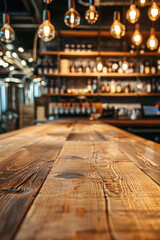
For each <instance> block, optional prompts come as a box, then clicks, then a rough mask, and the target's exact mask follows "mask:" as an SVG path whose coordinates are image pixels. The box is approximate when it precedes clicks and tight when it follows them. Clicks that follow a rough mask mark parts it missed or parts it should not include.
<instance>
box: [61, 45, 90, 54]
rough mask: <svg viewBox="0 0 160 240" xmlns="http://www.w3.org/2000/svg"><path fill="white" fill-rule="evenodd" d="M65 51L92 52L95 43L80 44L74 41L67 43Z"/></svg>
mask: <svg viewBox="0 0 160 240" xmlns="http://www.w3.org/2000/svg"><path fill="white" fill-rule="evenodd" d="M64 51H65V52H76V53H79V52H82V53H85V52H91V51H93V45H92V44H79V43H78V44H74V43H72V44H65V46H64Z"/></svg>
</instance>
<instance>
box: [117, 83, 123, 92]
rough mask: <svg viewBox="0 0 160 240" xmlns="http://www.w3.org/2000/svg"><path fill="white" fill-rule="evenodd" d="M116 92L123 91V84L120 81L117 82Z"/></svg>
mask: <svg viewBox="0 0 160 240" xmlns="http://www.w3.org/2000/svg"><path fill="white" fill-rule="evenodd" d="M116 92H117V93H121V92H122V85H121V83H120V82H118V83H117V86H116Z"/></svg>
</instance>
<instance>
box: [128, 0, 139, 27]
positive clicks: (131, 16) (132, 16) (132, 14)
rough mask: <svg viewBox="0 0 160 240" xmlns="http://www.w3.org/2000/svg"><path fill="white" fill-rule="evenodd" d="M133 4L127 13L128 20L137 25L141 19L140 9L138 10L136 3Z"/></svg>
mask: <svg viewBox="0 0 160 240" xmlns="http://www.w3.org/2000/svg"><path fill="white" fill-rule="evenodd" d="M132 2H133V3H132V4H131V6H130V8H129V9H128V11H127V13H126V19H127V20H128V21H129V22H130V23H136V22H137V21H138V19H139V17H140V11H139V9H137V8H136V5H135V3H134V1H132Z"/></svg>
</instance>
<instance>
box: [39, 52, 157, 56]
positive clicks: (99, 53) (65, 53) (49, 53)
mask: <svg viewBox="0 0 160 240" xmlns="http://www.w3.org/2000/svg"><path fill="white" fill-rule="evenodd" d="M40 55H43V56H46V55H50V56H58V55H59V56H62V57H97V56H102V57H124V56H125V57H138V56H146V57H147V56H150V57H160V53H157V52H144V53H137V52H134V53H130V52H106V51H101V52H98V51H91V52H87V51H86V52H76V51H75V52H64V51H44V52H41V53H40Z"/></svg>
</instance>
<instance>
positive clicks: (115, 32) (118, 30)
mask: <svg viewBox="0 0 160 240" xmlns="http://www.w3.org/2000/svg"><path fill="white" fill-rule="evenodd" d="M110 33H111V35H112V36H113V37H114V38H117V39H120V38H121V37H123V36H124V35H125V26H124V25H123V24H122V23H121V22H120V13H119V12H117V11H115V12H114V17H113V24H112V25H111V28H110Z"/></svg>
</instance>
